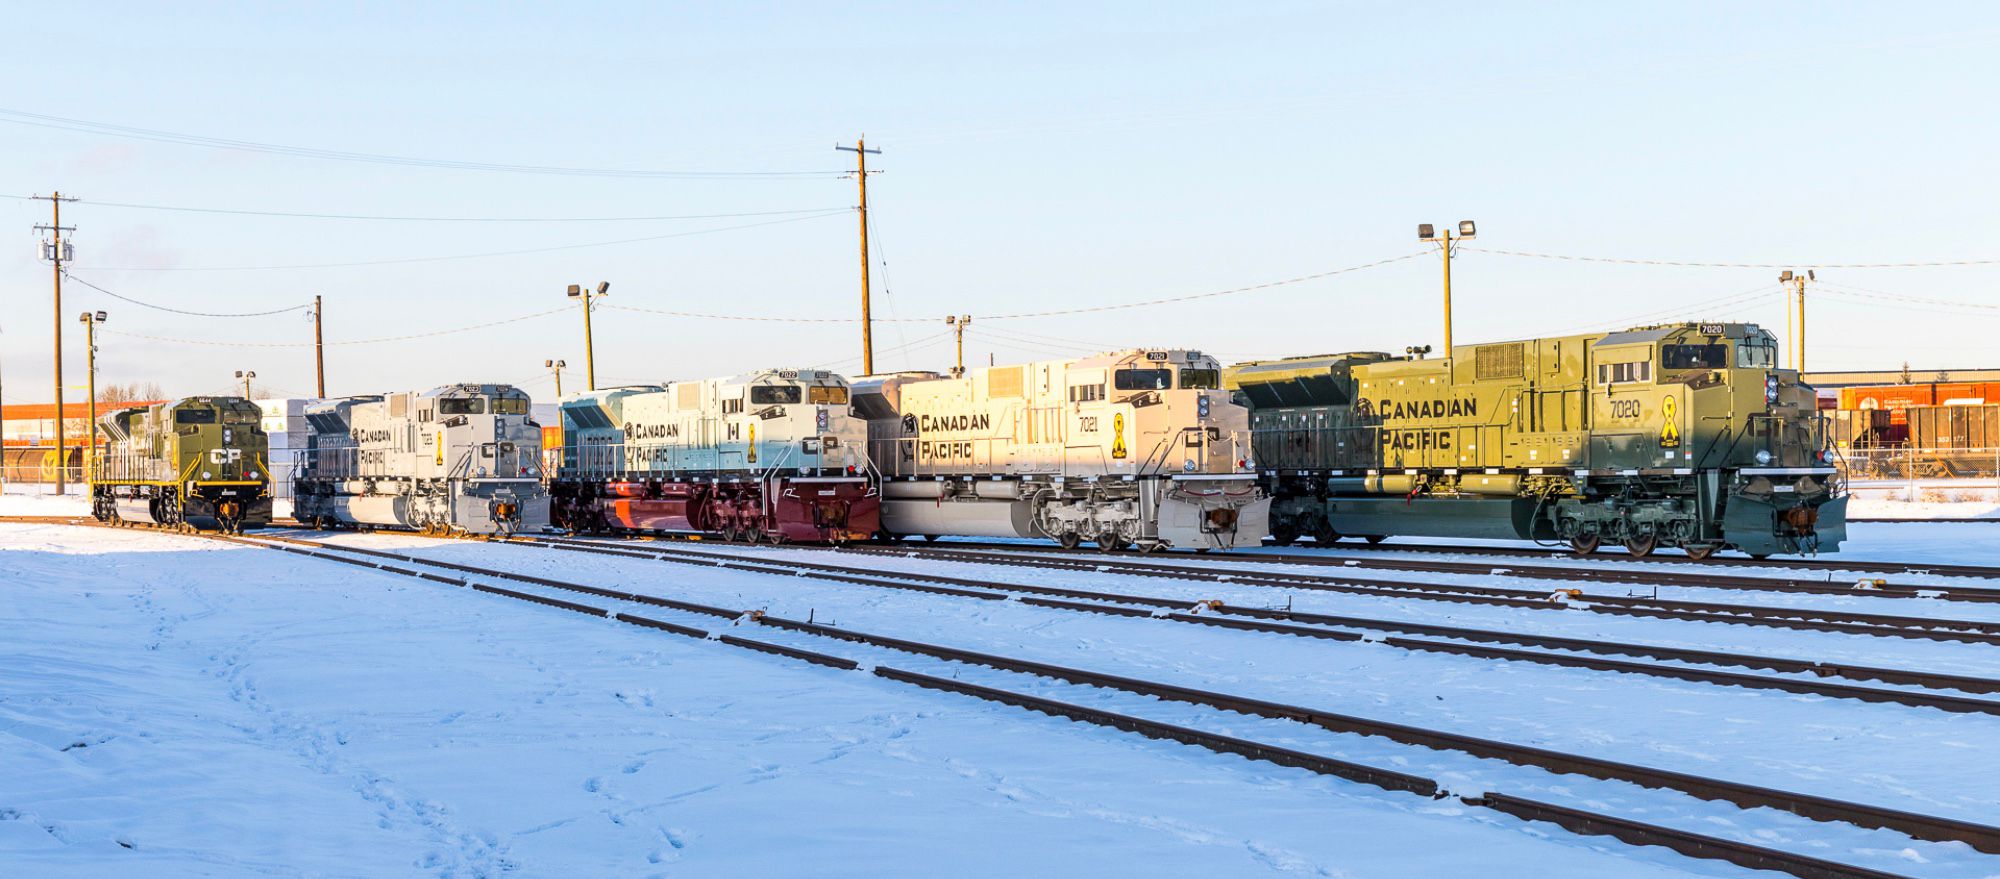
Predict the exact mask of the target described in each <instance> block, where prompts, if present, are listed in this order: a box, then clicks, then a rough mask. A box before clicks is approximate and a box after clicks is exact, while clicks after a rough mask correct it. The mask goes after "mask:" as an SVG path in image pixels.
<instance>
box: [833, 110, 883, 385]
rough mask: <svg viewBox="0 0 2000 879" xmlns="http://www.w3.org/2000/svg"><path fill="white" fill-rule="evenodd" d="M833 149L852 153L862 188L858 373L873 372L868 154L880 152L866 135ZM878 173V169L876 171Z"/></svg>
mask: <svg viewBox="0 0 2000 879" xmlns="http://www.w3.org/2000/svg"><path fill="white" fill-rule="evenodd" d="M833 148H834V149H836V150H841V151H843V152H850V153H853V154H854V179H855V181H856V183H857V184H858V185H859V186H860V187H861V206H860V207H859V208H858V209H857V210H858V211H859V213H860V214H861V374H862V375H874V374H875V326H874V319H873V318H872V317H871V316H870V315H869V301H868V298H869V297H868V291H869V287H868V154H869V153H874V154H876V155H878V156H879V155H881V154H882V151H881V150H871V149H869V148H868V139H867V138H866V137H862V138H858V139H856V140H855V141H854V145H853V146H851V147H844V146H840V145H839V144H835V145H834V147H833ZM876 173H878V174H879V173H881V172H879V171H878V172H876Z"/></svg>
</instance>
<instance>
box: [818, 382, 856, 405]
mask: <svg viewBox="0 0 2000 879" xmlns="http://www.w3.org/2000/svg"><path fill="white" fill-rule="evenodd" d="M811 399H812V401H813V402H815V403H826V404H829V405H833V406H841V405H845V404H846V403H847V389H846V388H827V387H819V386H814V387H813V388H812V397H811Z"/></svg>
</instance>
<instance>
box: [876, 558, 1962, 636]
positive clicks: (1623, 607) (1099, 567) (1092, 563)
mask: <svg viewBox="0 0 2000 879" xmlns="http://www.w3.org/2000/svg"><path fill="white" fill-rule="evenodd" d="M848 551H852V552H857V553H862V554H870V555H892V556H907V557H912V558H921V559H927V560H947V561H959V562H965V563H968V564H998V565H1011V566H1015V567H1031V568H1044V569H1052V570H1070V571H1082V572H1090V573H1108V574H1122V575H1128V576H1139V577H1165V578H1170V579H1177V580H1190V581H1199V582H1214V583H1228V584H1233V585H1242V586H1270V587H1275V588H1281V589H1298V590H1312V591H1321V592H1339V593H1349V594H1356V595H1378V596H1389V597H1396V598H1410V599H1416V600H1420V601H1446V602H1455V603H1462V604H1485V605H1497V606H1504V607H1518V608H1523V609H1536V610H1551V609H1565V608H1567V609H1573V610H1583V611H1588V612H1591V613H1601V614H1608V615H1613V616H1636V617H1652V618H1658V619H1681V620H1698V621H1705V622H1727V623H1740V624H1743V625H1750V626H1764V627H1771V628H1785V629H1807V630H1813V631H1822V632H1841V633H1846V634H1854V635H1873V636H1879V637H1893V638H1916V639H1923V640H1933V641H1963V642H1968V643H1980V644H2000V621H1987V620H1961V619H1950V618H1943V617H1914V616H1898V615H1891V614H1874V613H1857V612H1853V611H1842V610H1832V609H1824V608H1801V607H1768V606H1763V605H1746V604H1723V603H1717V602H1707V601H1687V600H1678V599H1667V598H1657V597H1651V596H1638V595H1605V594H1600V593H1586V592H1582V591H1580V590H1561V589H1559V590H1555V591H1545V590H1537V589H1515V588H1507V587H1495V586H1465V585H1458V584H1448V583H1423V582H1416V581H1408V580H1389V579H1381V578H1369V577H1361V576H1354V575H1348V574H1341V575H1314V574H1295V573H1281V572H1262V571H1250V570H1242V569H1229V568H1215V567H1212V566H1207V565H1203V566H1191V565H1177V564H1171V563H1162V562H1148V561H1140V560H1137V559H1134V558H1130V557H1118V556H1096V555H1077V554H1071V553H1011V552H984V551H980V550H972V549H958V548H944V547H937V546H903V547H894V548H885V547H849V548H848ZM1343 570H1346V569H1345V568H1343ZM1483 573H1487V574H1491V573H1493V571H1492V570H1491V569H1487V570H1485V571H1483Z"/></svg>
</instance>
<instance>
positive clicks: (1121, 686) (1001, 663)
mask: <svg viewBox="0 0 2000 879" xmlns="http://www.w3.org/2000/svg"><path fill="white" fill-rule="evenodd" d="M202 536H204V537H210V538H211V539H216V540H225V541H229V542H235V543H245V544H250V545H268V546H270V547H272V548H281V549H298V550H299V551H302V552H306V553H308V554H313V553H318V554H319V555H320V556H321V557H337V556H334V553H340V552H353V553H356V554H358V555H362V556H364V557H366V558H390V559H393V560H397V561H401V562H404V563H407V564H416V565H425V566H432V567H438V568H443V569H446V570H454V571H460V572H463V573H469V574H475V575H478V576H483V577H491V578H496V579H503V580H512V581H516V582H524V583H530V584H534V585H539V586H545V587H549V588H554V589H559V590H564V591H571V592H578V593H581V594H585V595H592V596H597V597H602V598H612V599H616V600H620V601H628V602H632V603H637V604H644V605H649V606H656V607H666V608H671V609H675V610H683V611H688V612H693V613H697V614H702V615H706V616H713V617H721V618H725V619H730V620H735V621H738V622H739V623H741V622H749V623H755V624H758V625H764V626H771V627H773V628H778V629H787V630H791V631H796V632H801V633H804V634H810V635H819V636H824V637H827V638H831V639H836V640H842V641H850V642H854V643H859V644H865V645H868V646H872V647H880V648H886V649H889V650H895V651H901V652H906V653H913V654H917V655H923V656H930V657H933V658H937V659H943V660H947V661H954V662H964V663H968V664H973V665H982V666H986V667H989V668H994V669H998V670H1002V671H1011V672H1020V673H1024V674H1030V675H1037V676H1042V677H1048V678H1053V679H1056V680H1063V681H1067V682H1069V683H1073V684H1078V685H1083V686H1094V687H1099V688H1102V689H1109V690H1119V691H1123V692H1130V693H1134V694H1138V695H1146V696H1152V697H1154V698H1159V699H1164V700H1170V701H1178V702H1187V703H1190V704H1197V705H1204V706H1207V707H1213V708H1218V709H1222V710H1225V711H1233V712H1236V713H1239V714H1244V715H1247V716H1257V717H1267V718H1273V719H1282V720H1293V721H1298V722H1301V723H1306V724H1309V725H1313V726H1318V727H1321V728H1323V729H1327V730H1329V731H1332V732H1341V733H1353V734H1358V735H1370V736H1378V737H1382V738H1386V739H1389V740H1391V741H1395V742H1398V743H1401V744H1408V745H1414V746H1418V747H1423V748H1428V749H1431V750H1449V751H1458V752H1462V753H1466V754H1470V755H1472V756H1475V757H1482V758H1489V759H1498V760H1503V761H1505V762H1509V763H1513V764H1515V765H1520V766H1530V767H1534V768H1538V769H1544V770H1547V771H1551V772H1556V773H1564V774H1574V775H1582V776H1586V777H1591V778H1601V779H1608V780H1616V781H1625V782H1630V783H1633V784H1637V785H1639V786H1641V787H1650V788H1660V789H1667V790H1675V791H1679V792H1681V793H1685V794H1688V795H1690V796H1693V797H1696V798H1698V799H1705V800H1714V801H1719V802H1728V803H1732V804H1734V805H1737V806H1740V807H1742V808H1746V809H1748V808H1760V807H1762V808H1774V809H1778V810H1780V811H1785V812H1789V813H1791V814H1794V815H1798V816H1800V817H1803V818H1807V819H1809V820H1815V821H1831V822H1839V823H1846V824H1851V825H1853V826H1857V827H1865V828H1870V829H1886V830H1894V831H1897V832H1900V833H1904V834H1907V835H1909V836H1911V837H1912V838H1916V839H1924V840H1931V841H1938V842H1963V843H1965V844H1967V845H1969V846H1971V847H1972V848H1974V849H1977V850H1979V851H1982V852H1987V853H1991V854H2000V827H1993V826H1989V825H1984V824H1979V823H1976V822H1970V821H1962V820H1959V819H1953V818H1943V817H1939V816H1933V815H1923V814H1919V813H1913V812H1907V811H1902V810H1897V809H1889V808H1884V807H1879V806H1870V805H1866V804H1860V803H1853V802H1847V801H1843V800H1837V799H1832V798H1828V797H1820V796H1815V795H1812V794H1804V793H1797V792H1792V791H1784V790H1778V789H1774V788H1767V787H1760V786H1757V785H1749V784H1743V783H1739V782H1731V781H1726V780H1722V779H1714V778H1707V777H1704V776H1698V775H1692V774H1688V773H1681V772H1674V771H1672V770H1665V769H1657V768H1653V767H1647V766H1639V765H1636V764H1630V763H1622V762H1618V761H1613V760H1605V759H1601V758H1594V757H1586V756H1583V755H1579V754H1571V753H1567V752H1562V751H1555V750H1550V749H1546V748H1536V747H1532V746H1528V745H1520V744H1514V743H1509V742H1502V741H1497V740H1492V739H1483V738H1479V737H1475V736H1467V735H1461V734H1457V733H1449V732H1442V731H1438V730H1430V729H1424V728H1421V727H1415V726H1410V725H1407V724H1398V723H1393V722H1389V721H1381V720H1373V719H1369V718H1362V717H1356V716H1352V715H1344V714H1338V713H1334V712H1328V711H1321V710H1318V709H1312V708H1305V707H1301V706H1296V705H1288V704H1284V703H1278V702H1270V701H1266V700H1261V699H1254V698H1250V697H1244V696H1236V695H1232V694H1226V693H1216V692H1211V691H1205V690H1199V689H1195V688H1191V687H1182V686H1178V685H1174V684H1166V683H1160V682H1155V681H1146V680H1141V679H1135V678H1128V677H1122V676H1119V675H1111V674H1106V673H1102V672H1093V671H1087V670H1083V669H1076V668H1069V667H1066V666H1060V665H1054V664H1051V663H1043V662H1036V661H1033V660H1023V659H1015V658H1010V657H1004V656H997V655H993V654H987V653H980V652H977V651H971V650H965V649H961V648H955V647H945V646H940V645H934V644H927V643H924V642H920V641H913V640H909V639H903V638H894V637H890V636H885V635H877V634H871V633H867V632H862V631H859V630H855V629H848V628H836V627H833V626H828V625H825V624H822V623H817V622H813V621H804V620H792V619H786V618H782V617H775V616H770V615H768V614H763V613H761V612H757V611H744V610H733V609H729V608H721V607H715V606H711V605H703V604H697V603H694V602H687V601H680V600H677V599H670V598H663V597H660V596H654V595H646V594H641V593H634V592H628V591H625V590H620V589H607V588H604V587H599V586H590V585H587V584H582V583H572V582H566V581H562V580H555V579H552V578H547V577H540V576H535V575H531V574H518V573H514V572H510V571H499V570H494V569H490V568H482V567H479V566H475V565H464V564H459V563H456V562H446V561H442V560H437V559H428V558H423V557H419V556H412V555H406V554H402V553H393V552H386V551H383V550H363V549H360V548H356V547H345V546H337V545H331V544H325V543H319V542H315V541H308V540H300V539H297V538H271V537H267V536H258V537H255V538H243V537H227V536H220V535H202ZM267 541H268V543H267ZM285 544H292V546H286V545H285ZM303 547H313V549H303ZM329 550H330V551H331V552H328V551H329ZM349 563H351V564H357V565H361V566H365V567H372V568H377V569H382V570H390V569H392V568H395V566H393V565H385V564H382V563H379V562H373V561H366V560H364V559H352V560H349ZM398 572H409V569H400V571H398ZM489 591H490V590H489ZM556 600H559V599H556ZM558 606H560V605H558ZM586 607H587V606H586ZM590 612H595V613H602V614H603V615H606V616H609V617H611V618H613V619H622V618H623V617H624V616H625V615H624V614H622V613H613V612H611V611H609V610H605V609H600V608H592V609H591V611H590ZM878 673H879V672H878ZM912 674H914V673H912ZM938 680H939V681H941V682H944V683H948V684H950V685H952V686H954V687H956V686H959V685H961V682H958V681H945V680H944V679H938ZM1013 695H1015V696H1020V697H1021V698H1039V697H1030V696H1021V694H1013ZM1059 704H1060V703H1059ZM1066 707H1069V708H1075V707H1076V706H1066ZM1085 710H1087V711H1095V710H1096V709H1085ZM1078 719H1086V718H1078ZM1126 719H1127V720H1129V721H1131V722H1135V723H1143V724H1157V722H1156V721H1147V720H1143V719H1140V718H1126ZM1092 722H1096V721H1092ZM1161 726H1164V725H1161ZM1190 732H1193V731H1190ZM1200 734H1201V735H1204V736H1208V735H1213V734H1208V733H1200ZM1232 753H1233V752H1232ZM1260 759H1261V758H1260ZM1377 771H1382V770H1377ZM1357 780H1362V779H1357ZM1371 783H1372V782H1371ZM1661 844H1663V845H1664V844H1666V843H1661ZM1779 854H1783V853H1779ZM1834 866H1840V865H1834Z"/></svg>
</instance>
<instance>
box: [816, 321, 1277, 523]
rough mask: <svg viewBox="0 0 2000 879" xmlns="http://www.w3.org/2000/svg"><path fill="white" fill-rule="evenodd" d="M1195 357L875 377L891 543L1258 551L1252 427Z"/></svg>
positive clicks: (867, 384)
mask: <svg viewBox="0 0 2000 879" xmlns="http://www.w3.org/2000/svg"><path fill="white" fill-rule="evenodd" d="M1221 372H1222V371H1221V367H1220V365H1219V364H1217V363H1216V361H1215V359H1214V358H1212V357H1209V356H1207V355H1204V354H1202V353H1200V352H1198V351H1188V350H1176V349H1168V350H1158V349H1150V350H1149V349H1134V350H1127V351H1119V352H1114V353H1109V354H1098V355H1093V356H1090V357H1086V358H1082V359H1078V360H1050V361H1041V362H1037V363H1026V364H1018V365H1014V366H993V367H986V368H983V369H972V370H969V371H967V373H966V374H965V375H964V376H963V377H962V378H948V377H945V376H941V375H939V374H937V373H933V372H915V373H897V374H893V375H883V376H872V377H868V378H864V379H861V380H858V381H856V382H855V383H854V406H855V409H856V411H858V412H859V413H860V414H861V415H862V417H864V418H866V419H868V437H869V459H870V460H871V461H872V462H873V463H874V464H875V466H876V467H877V468H878V469H879V470H880V471H881V474H882V497H883V502H882V524H883V529H884V530H885V531H887V532H889V533H890V534H897V535H924V536H927V537H936V536H939V535H947V534H949V535H965V536H972V537H1002V538H1008V537H1026V538H1048V539H1053V540H1056V541H1058V542H1060V543H1061V544H1063V545H1064V546H1067V547H1075V546H1076V545H1078V544H1080V543H1083V542H1085V541H1091V542H1095V543H1096V544H1097V545H1098V547H1099V548H1102V549H1105V550H1118V549H1124V548H1128V547H1132V546H1137V547H1139V548H1140V549H1144V550H1159V549H1167V548H1191V549H1198V550H1208V549H1228V548H1230V547H1235V546H1256V545H1257V544H1258V542H1259V541H1260V540H1261V539H1262V538H1263V535H1264V533H1265V528H1266V526H1267V525H1268V516H1269V511H1270V501H1269V500H1268V499H1267V498H1265V496H1264V494H1263V492H1262V491H1261V490H1260V489H1259V488H1258V487H1257V480H1256V474H1255V471H1254V470H1253V468H1252V462H1251V461H1250V460H1249V454H1250V443H1249V436H1250V434H1249V415H1248V411H1247V410H1245V409H1244V408H1243V407H1241V406H1239V405H1237V404H1235V403H1234V402H1231V400H1230V394H1229V392H1228V391H1224V390H1222V389H1221V388H1222V380H1221V379H1222V375H1221Z"/></svg>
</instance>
